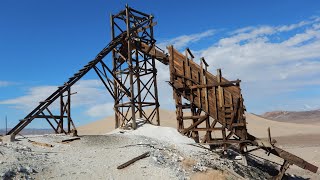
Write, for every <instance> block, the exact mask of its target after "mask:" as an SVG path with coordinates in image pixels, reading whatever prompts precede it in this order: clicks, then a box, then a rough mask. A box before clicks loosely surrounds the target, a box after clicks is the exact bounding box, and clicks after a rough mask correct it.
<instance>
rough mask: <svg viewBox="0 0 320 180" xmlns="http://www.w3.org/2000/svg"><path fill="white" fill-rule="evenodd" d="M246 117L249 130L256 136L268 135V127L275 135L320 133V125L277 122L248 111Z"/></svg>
mask: <svg viewBox="0 0 320 180" xmlns="http://www.w3.org/2000/svg"><path fill="white" fill-rule="evenodd" d="M246 117H247V123H248V124H247V126H248V131H249V132H250V133H251V134H253V135H254V136H256V137H266V136H267V129H268V127H270V129H271V135H272V136H273V137H276V136H290V135H306V134H320V130H319V129H320V126H319V125H314V124H296V123H289V122H277V121H272V120H268V119H265V118H262V117H260V116H257V115H254V114H250V113H247V114H246Z"/></svg>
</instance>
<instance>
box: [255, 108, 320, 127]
mask: <svg viewBox="0 0 320 180" xmlns="http://www.w3.org/2000/svg"><path fill="white" fill-rule="evenodd" d="M261 116H262V117H264V118H266V119H271V120H275V121H281V122H292V123H303V124H304V123H307V124H320V109H318V110H313V111H272V112H266V113H264V114H262V115H261Z"/></svg>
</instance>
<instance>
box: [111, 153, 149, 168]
mask: <svg viewBox="0 0 320 180" xmlns="http://www.w3.org/2000/svg"><path fill="white" fill-rule="evenodd" d="M149 155H150V152H146V153H143V154H142V155H140V156H137V157H135V158H133V159H131V160H129V161H127V162H125V163H123V164H121V165H120V166H118V167H117V169H123V168H125V167H127V166H129V165H131V164H133V163H134V162H136V161H138V160H140V159H143V158H146V157H148V156H149Z"/></svg>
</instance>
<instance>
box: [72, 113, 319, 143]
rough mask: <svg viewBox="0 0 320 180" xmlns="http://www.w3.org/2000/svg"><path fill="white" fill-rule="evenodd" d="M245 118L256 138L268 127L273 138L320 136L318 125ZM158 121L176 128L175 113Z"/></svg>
mask: <svg viewBox="0 0 320 180" xmlns="http://www.w3.org/2000/svg"><path fill="white" fill-rule="evenodd" d="M147 113H148V111H147ZM246 117H247V122H248V124H247V127H248V131H249V132H250V133H251V134H253V135H254V136H256V137H266V136H267V129H268V127H270V128H271V135H272V136H273V137H277V136H291V135H307V134H320V131H319V129H320V126H319V125H314V124H312V125H311V124H310V125H308V124H296V123H287V122H277V121H272V120H268V119H265V118H262V117H259V116H256V115H254V114H250V113H247V114H246ZM160 120H161V126H167V127H174V128H176V126H177V125H176V124H177V123H176V114H175V111H172V110H164V109H160ZM114 124H115V123H114V117H107V118H104V119H102V120H98V121H95V122H93V123H89V124H87V125H84V126H80V127H79V128H78V131H79V134H88V135H93V134H105V133H107V132H110V131H112V130H113V129H114Z"/></svg>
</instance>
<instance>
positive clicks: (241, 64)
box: [201, 19, 320, 108]
mask: <svg viewBox="0 0 320 180" xmlns="http://www.w3.org/2000/svg"><path fill="white" fill-rule="evenodd" d="M317 22H318V19H313V20H310V21H302V22H299V23H297V24H293V25H283V26H258V27H253V26H251V27H247V28H241V29H239V30H236V31H233V32H232V33H228V34H229V36H227V37H225V38H222V39H221V40H219V41H218V42H216V43H214V44H213V45H212V46H211V47H208V48H206V49H203V50H201V56H203V57H205V58H206V60H207V62H208V63H209V64H211V65H213V66H210V71H211V72H215V69H216V68H222V69H223V73H224V75H225V76H226V77H227V78H229V79H231V80H233V79H237V78H239V79H242V80H243V82H245V84H244V86H242V87H244V88H243V89H244V91H243V93H244V94H245V95H246V96H245V98H247V101H246V102H248V101H249V102H250V101H251V100H252V97H255V98H260V99H261V100H266V101H268V99H270V98H279V97H281V96H280V95H281V94H283V93H288V92H297V91H305V88H307V87H309V86H312V85H313V86H316V87H318V88H319V80H317V79H318V77H320V71H319V69H320V51H319V48H320V30H319V28H318V27H317V26H315V24H317ZM295 30H299V33H295V32H296V31H295ZM289 31H292V32H290V33H289V34H287V32H289ZM292 34H293V35H292ZM283 37H286V38H284V39H283ZM275 38H276V39H281V38H282V39H281V41H279V40H278V41H274V39H275ZM268 95H270V97H268ZM271 95H272V96H271ZM253 101H254V100H252V102H253ZM283 101H287V102H293V101H294V99H289V98H284V99H283ZM262 102H263V101H262ZM304 104H307V102H304ZM319 104H320V103H319ZM266 106H273V107H275V106H276V105H273V104H266V105H265V107H266ZM302 106H303V105H302V104H301V107H302ZM315 106H316V105H313V106H312V107H315ZM251 107H252V106H251ZM288 107H290V108H293V106H288ZM294 108H298V105H296V106H294Z"/></svg>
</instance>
